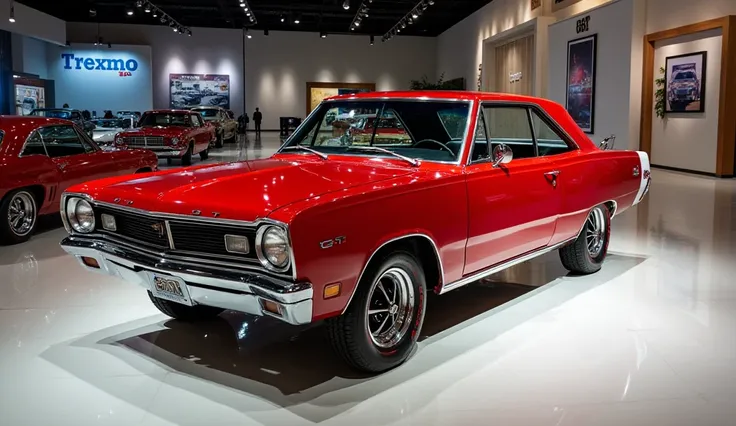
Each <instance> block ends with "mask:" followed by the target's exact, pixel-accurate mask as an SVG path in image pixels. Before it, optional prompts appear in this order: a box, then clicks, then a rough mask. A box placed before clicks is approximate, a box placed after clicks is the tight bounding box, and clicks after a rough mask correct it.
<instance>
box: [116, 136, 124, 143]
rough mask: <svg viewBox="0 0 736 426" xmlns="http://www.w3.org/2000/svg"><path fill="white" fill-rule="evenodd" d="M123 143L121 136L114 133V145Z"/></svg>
mask: <svg viewBox="0 0 736 426" xmlns="http://www.w3.org/2000/svg"><path fill="white" fill-rule="evenodd" d="M122 144H123V138H122V137H120V136H119V135H115V145H122Z"/></svg>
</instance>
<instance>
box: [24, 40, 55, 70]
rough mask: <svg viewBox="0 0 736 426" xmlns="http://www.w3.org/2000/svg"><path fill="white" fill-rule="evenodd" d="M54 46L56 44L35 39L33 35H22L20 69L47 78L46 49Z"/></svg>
mask: <svg viewBox="0 0 736 426" xmlns="http://www.w3.org/2000/svg"><path fill="white" fill-rule="evenodd" d="M56 47H57V46H56V45H53V44H49V43H47V42H45V41H41V40H37V39H35V38H33V37H23V70H22V71H23V72H26V73H30V74H36V75H37V76H39V77H40V78H48V75H49V67H48V62H47V56H48V49H53V48H56ZM16 71H17V70H16Z"/></svg>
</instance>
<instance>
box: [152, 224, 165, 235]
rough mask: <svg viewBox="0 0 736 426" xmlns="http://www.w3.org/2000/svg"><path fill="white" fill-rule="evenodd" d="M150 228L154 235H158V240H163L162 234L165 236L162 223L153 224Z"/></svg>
mask: <svg viewBox="0 0 736 426" xmlns="http://www.w3.org/2000/svg"><path fill="white" fill-rule="evenodd" d="M151 228H153V230H154V231H156V233H158V237H159V238H163V237H164V234H166V228H165V227H164V224H163V223H154V224H153V225H151Z"/></svg>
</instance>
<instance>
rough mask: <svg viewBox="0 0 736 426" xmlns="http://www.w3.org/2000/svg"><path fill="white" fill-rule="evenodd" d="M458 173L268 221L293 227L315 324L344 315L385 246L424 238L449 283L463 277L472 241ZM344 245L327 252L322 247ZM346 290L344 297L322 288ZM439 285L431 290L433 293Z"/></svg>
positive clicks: (328, 201)
mask: <svg viewBox="0 0 736 426" xmlns="http://www.w3.org/2000/svg"><path fill="white" fill-rule="evenodd" d="M460 170H461V169H460V168H453V169H450V170H445V171H440V170H436V171H422V172H417V173H413V174H409V175H406V176H402V177H398V178H394V179H389V180H386V181H382V182H378V183H376V184H374V185H370V186H368V185H364V186H359V187H355V188H351V189H346V190H343V191H338V192H335V193H331V194H327V195H325V196H322V197H314V198H311V199H308V200H305V201H301V202H298V203H295V204H292V205H290V206H287V207H284V208H282V209H280V210H278V211H276V212H274V213H273V214H272V215H271V216H270V217H271V218H272V219H276V220H280V221H282V222H285V223H290V233H291V239H292V244H293V248H294V259H295V263H296V266H297V274H298V279H299V280H304V281H309V282H311V283H312V285H313V286H314V313H313V315H314V319H315V320H317V319H321V318H326V317H330V316H334V315H338V314H340V313H341V312H342V311H343V309H344V308H345V307H346V305H347V303H348V301H349V300H350V298H351V295H352V293H353V291H354V289H355V287H356V284H357V280H358V278H359V275H360V273H361V272H362V270H363V268H364V266H365V265H366V264H367V262H368V260H369V258H370V256H371V255H372V254H373V253H374V252H375V251H376V250H377V249H378V248H379V247H381V246H382V245H383V244H384V243H385V242H387V241H390V240H392V239H394V238H397V237H401V236H403V235H408V234H417V233H418V234H425V235H427V236H429V237H430V238H431V239H432V240H433V241H434V243H435V244H436V246H437V248H438V250H439V255H440V259H441V262H442V266H443V268H444V279H445V280H446V281H454V280H456V279H459V278H460V277H461V276H462V271H463V264H464V257H465V242H466V236H467V229H468V224H467V220H468V219H467V218H468V213H467V200H466V186H465V178H464V176H463V175H462V173H461V172H460ZM337 237H345V238H346V240H345V243H344V244H341V245H335V246H333V247H332V248H329V249H322V248H321V247H320V242H322V241H326V240H331V239H334V238H337ZM336 282H340V283H342V290H341V293H340V295H339V296H338V297H336V298H333V299H329V300H323V299H322V294H323V288H324V286H325V285H327V284H331V283H336ZM437 284H438V283H436V282H434V283H430V282H428V283H427V287H428V290H429V291H431V290H432V288H433V287H434V286H435V285H437Z"/></svg>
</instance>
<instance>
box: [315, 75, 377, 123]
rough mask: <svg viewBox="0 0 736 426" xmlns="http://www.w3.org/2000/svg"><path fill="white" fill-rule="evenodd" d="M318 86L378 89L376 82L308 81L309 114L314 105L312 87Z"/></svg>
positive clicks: (372, 90)
mask: <svg viewBox="0 0 736 426" xmlns="http://www.w3.org/2000/svg"><path fill="white" fill-rule="evenodd" d="M314 87H318V88H322V89H367V90H369V91H371V92H375V91H376V83H320V82H318V81H308V82H307V108H306V111H307V115H309V113H310V112H312V110H311V108H310V107H311V106H312V88H314Z"/></svg>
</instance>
